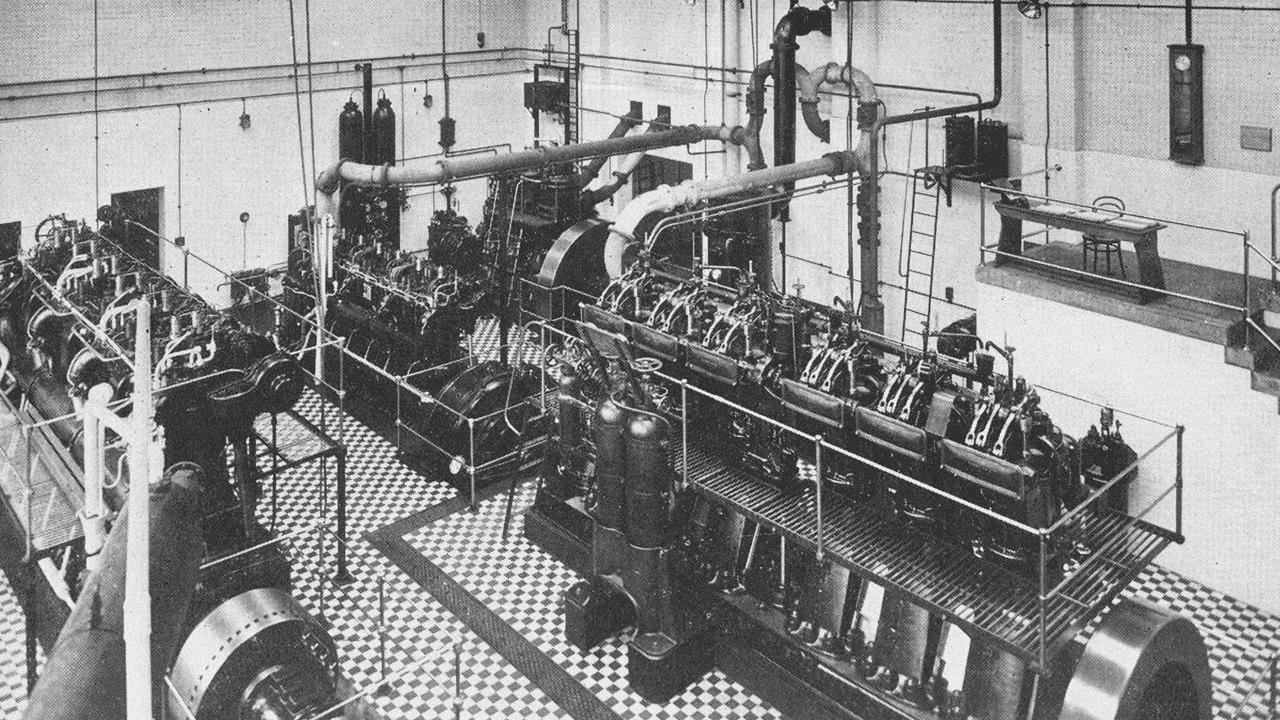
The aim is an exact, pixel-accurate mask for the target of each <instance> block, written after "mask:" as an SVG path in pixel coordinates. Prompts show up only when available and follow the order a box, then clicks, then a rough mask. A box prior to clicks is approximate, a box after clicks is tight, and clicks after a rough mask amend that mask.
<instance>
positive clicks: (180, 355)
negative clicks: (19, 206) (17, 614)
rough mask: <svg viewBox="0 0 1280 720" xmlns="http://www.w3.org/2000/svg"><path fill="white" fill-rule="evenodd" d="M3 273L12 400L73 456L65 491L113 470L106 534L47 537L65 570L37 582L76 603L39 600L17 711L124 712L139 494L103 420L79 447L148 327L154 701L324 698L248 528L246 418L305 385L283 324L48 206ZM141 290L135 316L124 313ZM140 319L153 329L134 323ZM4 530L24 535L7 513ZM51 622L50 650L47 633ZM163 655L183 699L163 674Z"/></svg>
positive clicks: (322, 647)
mask: <svg viewBox="0 0 1280 720" xmlns="http://www.w3.org/2000/svg"><path fill="white" fill-rule="evenodd" d="M120 221H121V222H128V220H127V219H122V220H120ZM0 273H2V274H3V279H4V287H3V290H0V342H2V343H3V346H2V347H3V350H4V352H3V353H2V354H3V356H4V359H5V364H4V368H3V370H4V382H5V387H4V390H5V396H6V398H5V399H6V401H7V402H6V403H5V405H6V409H7V411H9V412H11V413H12V414H14V416H15V417H14V419H15V420H16V421H19V422H27V423H37V424H44V425H45V426H47V428H48V429H49V430H50V431H51V432H50V433H49V437H51V438H52V439H51V440H50V441H49V442H50V443H52V445H51V449H50V451H51V452H55V454H56V452H60V451H59V450H58V448H57V446H61V447H62V448H65V449H66V451H67V452H68V453H69V455H70V456H71V457H72V458H74V465H75V466H77V467H76V468H75V471H74V472H73V473H72V477H73V478H74V479H76V480H77V481H79V482H80V483H81V485H80V487H78V488H77V489H75V490H74V491H72V490H69V489H64V491H66V492H70V493H71V494H72V495H74V494H75V492H78V493H79V494H80V496H81V497H83V496H84V495H85V492H86V491H85V489H84V477H83V473H81V472H80V471H79V467H87V465H86V462H87V461H88V460H93V462H94V463H95V464H96V467H99V468H105V470H106V471H107V473H108V475H107V477H108V478H110V482H108V483H107V484H105V485H104V486H103V498H102V500H103V502H104V504H105V510H106V512H105V514H104V515H103V517H101V518H100V519H98V520H97V521H99V522H101V523H102V524H103V525H104V526H105V525H110V532H109V534H107V535H106V539H105V542H104V543H103V544H102V546H101V547H87V546H86V544H85V542H83V541H75V542H71V543H69V544H67V545H65V547H60V548H59V553H58V554H59V555H60V556H61V557H62V558H63V562H62V566H61V568H60V577H52V576H50V577H49V580H48V587H49V588H50V589H51V590H52V593H53V594H54V595H57V594H58V593H59V590H58V589H57V586H60V587H61V588H62V590H61V592H63V593H65V594H66V596H67V597H65V598H64V599H65V600H66V601H67V602H72V601H74V607H73V608H72V609H71V611H70V613H69V614H68V612H67V605H66V604H64V603H63V602H61V601H59V600H56V599H54V598H52V597H50V593H40V594H37V596H35V597H36V600H35V601H36V602H40V601H41V600H42V599H43V600H45V601H47V602H45V604H44V607H43V608H42V610H41V612H40V623H39V626H40V627H41V628H42V630H41V632H40V634H41V636H42V637H44V638H45V643H46V648H48V649H49V659H48V661H47V663H46V665H45V668H44V670H43V673H42V675H41V679H40V681H39V683H38V684H37V686H36V688H35V691H34V693H33V695H32V699H31V703H30V706H29V709H28V712H27V717H29V718H32V719H35V718H40V719H45V718H60V719H62V718H86V719H87V718H91V717H123V716H124V713H125V710H124V708H125V687H124V672H123V667H124V640H123V635H124V628H125V626H126V624H127V622H126V621H125V620H124V618H125V616H126V610H125V608H124V605H125V597H124V589H125V586H126V583H125V581H124V576H125V563H126V556H127V552H126V541H125V537H126V534H127V527H128V522H129V518H128V513H127V512H126V509H125V498H126V496H127V494H128V492H127V488H128V487H129V486H130V485H132V486H134V487H135V488H138V489H135V490H133V491H132V492H147V490H146V489H145V485H139V484H138V483H139V481H137V480H136V479H134V480H133V482H132V483H131V482H130V479H129V478H127V477H124V476H122V475H123V474H122V473H119V472H118V471H117V467H123V462H117V459H118V458H120V457H121V456H122V455H123V453H124V452H125V448H124V447H123V444H122V443H121V442H119V441H118V439H114V438H115V436H114V435H113V434H112V433H111V432H108V433H107V434H106V442H105V443H101V442H99V441H98V440H94V441H93V442H87V441H86V438H85V437H84V433H83V432H82V425H81V422H80V409H81V408H82V407H83V406H84V405H85V404H86V403H91V402H95V403H102V404H105V405H106V406H107V407H108V408H110V411H112V412H114V413H117V414H119V415H123V416H126V417H127V416H129V415H130V414H131V411H132V406H131V404H130V397H131V393H132V391H133V383H134V378H135V377H137V375H136V374H135V368H134V367H133V364H134V362H135V361H136V359H137V356H136V355H135V348H136V347H137V343H138V342H139V337H140V336H143V337H145V336H148V335H149V337H150V340H151V343H150V355H151V358H152V368H151V375H152V378H153V381H152V382H153V388H154V398H155V400H154V405H155V425H156V426H157V428H158V432H159V434H160V436H161V437H162V438H163V440H162V442H163V448H164V453H163V463H164V466H165V467H167V468H168V471H167V472H166V473H165V474H164V479H163V480H162V481H161V482H160V483H158V484H154V485H153V486H152V487H151V489H150V494H151V505H152V509H151V517H150V521H149V524H150V528H151V530H150V532H151V536H152V552H151V570H150V574H151V577H152V578H153V582H154V583H155V588H157V589H153V592H152V597H153V598H154V602H153V604H152V613H153V625H152V638H151V647H152V668H153V674H154V675H155V679H154V680H153V682H152V687H153V689H155V691H156V692H155V697H154V698H153V705H154V706H156V707H157V708H158V707H159V706H160V705H161V704H167V705H168V706H169V709H170V711H171V714H172V715H173V716H185V712H186V711H187V710H190V711H191V712H192V713H194V714H195V716H196V717H198V718H224V717H233V716H234V717H241V718H259V719H262V720H265V719H266V718H282V717H303V716H307V715H308V714H311V713H314V712H317V711H319V710H321V709H323V708H325V707H328V706H330V705H332V704H334V703H335V702H336V701H337V697H338V692H339V691H338V687H339V684H340V682H341V678H340V676H339V673H338V658H337V654H336V651H335V649H334V647H333V642H332V640H330V639H329V637H328V635H327V633H326V631H325V630H324V629H323V627H322V626H321V624H320V623H319V622H317V621H316V620H315V619H314V618H312V617H311V616H310V614H309V613H307V612H306V611H305V610H304V609H303V608H302V607H301V606H300V605H299V604H298V603H297V601H296V600H294V599H293V598H292V597H291V589H292V574H293V567H292V565H293V562H292V560H291V559H290V557H289V556H288V555H287V554H286V553H285V552H284V550H283V549H282V548H281V547H280V545H279V544H275V543H270V542H267V541H269V540H271V539H272V537H273V535H272V533H271V531H270V530H269V529H268V528H267V527H264V526H263V524H261V523H260V522H259V512H258V510H259V508H258V505H259V495H260V492H259V488H258V485H257V483H258V482H259V481H260V474H259V473H256V472H255V471H254V462H255V460H254V457H253V450H252V448H251V442H250V439H249V436H250V433H251V431H252V427H253V423H254V420H255V418H257V417H258V416H259V415H261V414H263V413H280V412H284V411H287V410H289V409H290V408H292V407H293V405H294V404H295V403H296V401H297V400H298V398H299V397H300V394H301V392H302V389H303V378H302V374H301V371H300V368H299V367H298V366H297V364H296V361H295V360H294V359H293V358H292V357H291V356H290V355H289V354H288V353H286V352H282V349H281V348H280V347H278V345H277V343H276V337H277V336H278V334H274V333H273V334H263V333H258V332H254V331H251V330H249V329H248V328H246V327H245V326H243V325H241V324H240V323H239V322H237V321H236V320H234V319H232V318H231V317H229V316H228V315H226V314H224V313H221V312H218V311H217V310H215V309H214V308H213V307H212V306H210V305H209V304H208V303H206V302H204V301H203V300H202V299H201V298H199V297H198V296H196V295H194V294H192V293H190V292H188V291H187V290H186V289H184V288H183V287H182V286H181V285H180V284H178V283H176V282H174V281H172V280H170V279H169V278H168V277H166V276H165V275H164V274H163V273H161V272H160V271H158V270H156V269H155V268H152V267H150V266H148V265H147V263H145V262H144V261H142V260H140V259H139V258H138V257H136V256H135V255H134V254H131V253H130V252H129V249H127V248H125V247H123V246H122V245H120V244H119V243H117V242H115V241H113V240H112V239H111V238H110V237H109V236H108V235H106V234H103V233H101V232H99V231H97V230H95V229H93V228H91V227H89V226H88V225H87V224H85V223H83V222H73V221H70V220H67V219H66V218H65V217H61V216H60V217H54V218H50V219H48V220H46V221H45V222H43V223H41V224H40V226H39V228H38V229H37V232H36V237H35V238H34V243H33V245H32V246H31V247H30V248H29V249H28V251H27V252H25V253H24V254H23V255H22V256H21V257H12V258H7V259H5V260H4V262H3V265H2V266H0ZM139 300H141V301H143V302H144V303H145V304H146V305H147V306H149V308H150V309H149V312H148V313H147V314H146V315H141V314H139V313H138V312H137V311H136V308H137V302H136V301H139ZM141 317H149V321H150V324H149V327H146V328H140V327H139V325H138V323H139V318H141ZM144 331H145V332H144ZM143 372H145V370H144V371H143ZM15 408H21V409H17V410H15ZM30 452H40V449H39V446H37V447H36V449H35V450H30ZM87 454H93V457H92V458H88V456H87ZM228 455H230V456H231V458H232V462H231V463H230V467H228V465H229V463H228ZM28 460H29V461H31V462H34V458H29V459H28ZM10 510H14V511H15V512H14V513H13V515H12V516H13V517H17V516H18V513H17V512H16V510H17V509H16V508H10ZM86 520H93V518H87V519H86ZM6 527H18V528H19V530H20V531H21V523H20V522H19V523H18V524H17V525H6ZM30 531H31V528H27V529H26V532H28V533H29V532H30ZM14 540H15V545H17V544H19V543H21V542H22V541H23V538H14ZM55 633H56V634H57V638H58V639H57V642H56V644H54V643H52V642H50V641H49V640H48V638H50V637H52V635H53V634H55ZM170 667H172V677H173V678H174V680H175V682H176V687H177V688H178V694H179V696H178V697H175V696H173V694H171V693H169V692H168V691H167V690H166V689H165V684H164V683H163V679H162V678H163V676H164V674H165V673H166V672H167V671H169V669H170Z"/></svg>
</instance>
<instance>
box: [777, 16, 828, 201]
mask: <svg viewBox="0 0 1280 720" xmlns="http://www.w3.org/2000/svg"><path fill="white" fill-rule="evenodd" d="M815 31H816V32H820V33H822V34H823V35H826V36H828V37H830V35H831V8H830V7H828V6H826V5H823V6H822V7H821V8H819V9H817V10H810V9H809V8H806V7H803V6H801V5H797V6H795V7H793V8H791V10H789V11H788V12H787V14H786V15H783V16H782V19H781V20H779V21H778V25H777V27H775V28H774V31H773V44H772V45H771V47H772V48H773V113H774V119H773V164H774V165H790V164H791V163H793V162H795V161H796V50H797V49H799V47H800V44H799V43H797V42H796V38H798V37H802V36H804V35H808V34H809V33H811V32H815ZM786 187H787V190H788V191H789V190H791V188H792V187H794V184H792V185H787V186H786ZM778 217H780V218H781V219H782V220H784V221H785V220H786V219H787V203H785V202H783V203H779V205H778Z"/></svg>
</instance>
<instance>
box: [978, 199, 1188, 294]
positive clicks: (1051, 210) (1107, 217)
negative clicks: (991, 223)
mask: <svg viewBox="0 0 1280 720" xmlns="http://www.w3.org/2000/svg"><path fill="white" fill-rule="evenodd" d="M995 207H996V212H999V213H1000V215H1001V216H1002V217H1004V218H1009V219H1012V220H1025V221H1027V222H1033V223H1037V224H1040V225H1045V226H1048V227H1054V228H1061V229H1063V230H1074V231H1076V232H1079V233H1081V234H1083V235H1088V236H1090V237H1093V238H1097V239H1098V240H1110V241H1119V242H1127V243H1132V244H1133V249H1134V252H1135V253H1136V254H1137V256H1138V279H1139V281H1140V282H1141V283H1142V285H1143V287H1142V288H1141V289H1140V290H1138V301H1139V302H1141V303H1142V304H1144V305H1145V304H1147V303H1149V302H1151V301H1153V300H1158V299H1160V298H1162V297H1165V293H1162V292H1160V290H1164V289H1165V284H1164V268H1163V267H1162V266H1161V264H1160V249H1159V240H1158V235H1159V232H1160V231H1161V230H1163V229H1165V228H1166V227H1168V226H1167V225H1163V224H1161V223H1158V222H1155V221H1154V220H1145V219H1142V218H1135V217H1131V216H1128V215H1124V214H1123V213H1120V212H1114V211H1109V210H1105V209H1095V208H1082V207H1076V206H1074V205H1059V204H1055V203H1041V204H1038V205H1031V206H1030V207H1025V206H1023V205H1020V204H1017V203H1015V202H1009V201H1003V200H1002V201H998V202H996V203H995Z"/></svg>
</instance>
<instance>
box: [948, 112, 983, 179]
mask: <svg viewBox="0 0 1280 720" xmlns="http://www.w3.org/2000/svg"><path fill="white" fill-rule="evenodd" d="M946 129H947V167H948V168H952V169H955V168H968V167H969V166H970V165H973V161H974V143H975V141H976V132H975V130H974V124H973V117H972V116H971V115H952V116H951V117H949V118H947V122H946Z"/></svg>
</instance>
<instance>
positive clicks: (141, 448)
mask: <svg viewBox="0 0 1280 720" xmlns="http://www.w3.org/2000/svg"><path fill="white" fill-rule="evenodd" d="M134 310H135V312H136V317H137V329H136V331H135V333H134V338H135V348H134V355H133V412H132V420H133V437H132V438H128V440H129V479H130V480H129V485H130V488H129V496H128V503H129V517H130V520H131V521H130V522H129V527H128V531H129V535H128V553H127V557H128V563H127V564H126V566H125V598H126V602H127V607H129V608H130V612H127V613H125V614H124V628H123V629H124V641H125V685H126V687H127V688H128V693H127V699H126V702H125V705H126V709H127V712H128V717H129V720H150V718H151V522H150V519H149V518H150V517H151V493H150V492H149V485H150V481H151V475H152V473H151V468H150V463H151V448H150V445H151V426H152V422H153V420H154V416H155V408H154V406H153V401H152V397H151V305H150V304H148V303H147V302H146V300H135V301H134Z"/></svg>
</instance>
